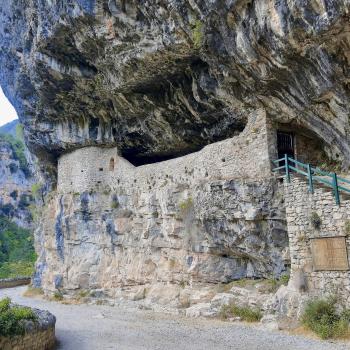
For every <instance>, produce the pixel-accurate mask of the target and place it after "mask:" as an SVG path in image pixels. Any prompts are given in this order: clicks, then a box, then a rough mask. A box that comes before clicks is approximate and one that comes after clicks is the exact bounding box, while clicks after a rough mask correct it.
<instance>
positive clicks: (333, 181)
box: [273, 154, 350, 205]
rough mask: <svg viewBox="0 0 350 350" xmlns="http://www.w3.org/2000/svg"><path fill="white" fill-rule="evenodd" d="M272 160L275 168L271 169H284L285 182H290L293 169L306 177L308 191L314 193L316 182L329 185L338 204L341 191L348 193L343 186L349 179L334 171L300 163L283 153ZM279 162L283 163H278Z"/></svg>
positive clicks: (349, 190)
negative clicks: (282, 155) (278, 157)
mask: <svg viewBox="0 0 350 350" xmlns="http://www.w3.org/2000/svg"><path fill="white" fill-rule="evenodd" d="M273 162H274V163H275V164H276V165H277V168H274V169H273V171H281V170H284V172H285V177H286V181H287V182H290V176H291V173H292V172H293V171H295V172H296V173H298V174H301V175H303V176H305V177H307V179H308V183H309V192H310V193H314V183H316V182H319V183H322V184H323V185H326V186H327V187H330V188H331V189H332V190H333V195H334V198H335V202H336V203H337V205H340V193H341V192H346V193H349V194H350V188H347V187H345V186H346V185H347V184H349V185H350V180H349V179H345V178H343V177H340V176H338V175H337V174H336V173H330V172H327V171H324V170H321V169H320V168H315V167H313V166H311V165H310V164H304V163H301V162H299V161H297V160H295V159H293V158H290V157H288V155H287V154H285V156H284V157H283V158H281V159H277V160H274V161H273ZM281 163H282V164H283V165H280V164H281ZM339 183H340V184H339Z"/></svg>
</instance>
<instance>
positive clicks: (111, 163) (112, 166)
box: [109, 158, 115, 171]
mask: <svg viewBox="0 0 350 350" xmlns="http://www.w3.org/2000/svg"><path fill="white" fill-rule="evenodd" d="M114 163H115V162H114V158H111V159H110V161H109V171H113V170H114Z"/></svg>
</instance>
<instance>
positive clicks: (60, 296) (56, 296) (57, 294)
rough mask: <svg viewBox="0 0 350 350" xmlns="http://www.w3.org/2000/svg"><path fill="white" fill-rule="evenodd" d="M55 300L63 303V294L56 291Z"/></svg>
mask: <svg viewBox="0 0 350 350" xmlns="http://www.w3.org/2000/svg"><path fill="white" fill-rule="evenodd" d="M53 299H54V300H56V301H62V300H63V294H62V293H61V292H60V291H59V290H56V291H55V293H53Z"/></svg>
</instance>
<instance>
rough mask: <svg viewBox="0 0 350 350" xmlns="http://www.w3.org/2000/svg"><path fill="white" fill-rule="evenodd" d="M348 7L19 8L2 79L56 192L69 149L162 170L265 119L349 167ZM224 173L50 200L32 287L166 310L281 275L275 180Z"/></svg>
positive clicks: (114, 1) (9, 28)
mask: <svg viewBox="0 0 350 350" xmlns="http://www.w3.org/2000/svg"><path fill="white" fill-rule="evenodd" d="M349 9H350V4H349V1H348V0H334V1H323V0H313V1H303V0H293V1H277V0H266V1H247V0H237V1H234V0H232V1H226V2H223V1H219V0H213V1H200V0H174V1H170V0H165V1H139V0H133V1H128V2H126V1H124V0H121V1H119V0H109V1H107V0H96V1H95V0H78V1H65V2H62V1H55V0H53V1H46V2H37V1H33V0H21V1H19V0H11V1H7V2H6V3H5V4H3V6H2V7H1V9H0V19H1V21H0V23H1V24H0V39H1V42H2V43H3V44H2V45H3V47H2V48H3V49H2V50H0V64H1V67H2V69H1V71H0V81H1V83H2V84H3V85H4V91H5V93H6V94H7V96H8V97H9V98H10V100H11V101H12V102H13V103H14V105H15V106H16V108H17V110H18V112H19V114H20V118H21V120H22V122H23V123H24V125H25V134H26V138H27V141H28V146H29V148H30V149H31V151H32V152H33V153H34V154H35V155H36V156H37V157H38V159H39V166H41V170H42V171H43V173H44V174H45V175H46V176H47V181H48V183H50V184H51V185H53V186H52V188H54V184H55V182H56V180H57V177H56V173H57V161H59V162H61V160H62V159H64V158H65V157H66V155H67V154H68V153H69V152H72V151H73V150H76V149H78V150H79V149H80V148H83V147H87V146H96V145H99V146H103V147H106V146H108V147H112V146H113V147H116V148H117V149H118V152H119V153H120V154H119V155H121V156H123V157H124V158H126V159H128V160H130V161H131V162H132V163H133V164H136V165H139V164H141V163H147V162H148V163H151V162H154V161H159V160H164V159H167V158H171V157H174V156H179V155H183V154H187V153H190V152H192V151H194V150H199V149H201V148H203V147H204V146H205V145H207V144H209V143H213V142H216V141H220V140H224V139H228V138H231V137H233V139H234V137H239V136H242V135H245V131H246V129H247V128H248V126H249V123H250V119H251V116H252V115H256V114H258V111H259V113H260V112H261V111H262V112H263V113H262V114H264V115H265V116H266V118H267V119H268V121H269V123H270V124H288V125H289V126H290V127H292V128H294V129H297V130H308V132H309V134H310V135H312V136H315V135H317V136H318V138H319V139H320V140H321V142H322V147H323V148H324V150H325V151H326V152H327V153H328V155H329V156H330V157H331V158H333V159H335V160H339V161H341V162H342V165H343V167H344V168H345V167H347V166H349V164H350V152H349V150H350V149H349V118H348V117H349V112H350V111H349V106H350V104H349V97H350V96H349V82H350V80H349V79H350V77H349V57H350V49H349V47H350V42H349V35H348V32H349ZM259 133H261V129H260V128H256V129H255V130H253V128H252V129H250V134H249V137H250V138H249V140H246V141H247V143H246V145H244V143H240V146H241V147H240V148H241V150H243V151H244V150H245V151H246V152H245V153H246V154H249V155H250V154H252V155H254V153H259V152H260V150H261V148H262V147H263V145H265V143H256V144H254V143H253V145H254V148H251V146H248V145H249V143H250V141H251V140H253V139H254V137H253V136H252V135H253V134H259ZM237 135H239V136H237ZM265 136H266V137H265V138H266V139H267V138H268V135H267V134H266V135H265ZM233 143H234V142H233ZM229 150H230V149H226V148H225V149H224V151H225V152H228V151H229ZM203 151H205V149H204V150H203ZM234 151H235V152H234ZM236 151H237V150H236V149H234V150H232V157H231V161H232V164H233V165H234V161H235V158H234V155H235V154H237V153H239V152H238V151H237V152H236ZM243 153H244V152H243ZM268 153H269V152H268ZM239 154H241V153H239ZM269 155H270V156H271V154H269ZM215 157H217V158H218V159H220V158H221V157H222V154H221V153H217V154H212V157H211V158H215ZM259 160H260V161H262V160H263V161H265V164H267V165H269V161H270V160H271V158H269V156H267V157H266V159H265V158H264V159H263V158H261V157H260V159H259ZM91 161H92V162H94V161H96V160H95V159H92V160H91ZM225 161H226V157H224V158H223V162H225ZM81 162H82V161H80V163H81ZM80 163H79V162H78V165H79V164H80ZM180 163H181V161H180ZM194 163H195V164H196V166H197V165H198V162H196V161H194ZM251 163H252V164H255V163H254V162H251ZM88 164H89V166H90V162H89V160H88ZM174 164H175V165H176V163H174ZM213 164H214V165H215V164H216V163H215V162H214V161H213ZM242 164H244V165H246V163H244V162H242ZM92 165H94V163H93V164H92ZM209 166H210V164H209ZM259 166H260V164H259ZM72 169H73V170H74V171H75V170H76V167H75V166H74V167H72ZM216 169H217V168H214V170H216ZM82 170H83V169H82ZM173 170H176V169H175V168H173ZM243 170H246V169H243ZM102 171H103V168H102ZM154 171H156V169H155V170H154ZM237 173H238V172H237ZM161 174H162V175H163V173H161ZM222 174H223V173H220V176H219V177H217V178H215V176H214V177H212V178H208V179H204V180H203V179H202V177H201V176H202V174H200V176H199V177H195V178H194V177H191V176H192V175H193V174H184V175H183V178H182V177H181V176H179V177H178V178H177V179H176V181H172V180H171V179H170V181H169V182H167V183H164V185H163V183H160V182H159V181H158V180H157V181H154V183H153V182H151V183H150V184H149V185H150V186H149V188H145V187H139V185H138V184H136V182H135V183H127V181H124V182H123V181H121V183H120V184H119V182H117V184H115V186H114V187H111V188H107V189H105V188H103V186H102V188H99V187H98V188H96V189H95V190H84V189H83V190H80V189H79V190H74V188H71V189H70V190H69V191H68V190H67V188H66V191H65V190H63V191H61V190H59V191H58V192H56V193H53V194H52V196H51V198H50V199H48V200H47V205H46V207H45V209H43V216H42V217H43V220H42V222H41V223H40V225H39V228H38V230H37V234H36V241H37V250H38V252H39V260H38V264H37V273H36V276H35V279H34V281H35V284H38V285H40V284H41V285H43V286H44V288H45V289H46V290H47V291H52V292H53V291H54V290H56V289H61V290H65V291H74V290H77V289H93V290H98V291H102V293H107V294H109V295H112V296H115V297H117V296H118V295H120V294H123V293H124V292H125V293H126V294H128V293H129V294H130V295H132V296H133V298H135V299H138V298H143V297H144V295H147V293H150V295H158V296H157V298H158V299H157V300H162V301H163V302H164V303H166V302H169V300H170V299H171V298H173V300H175V301H176V302H177V300H180V299H181V298H180V297H179V295H180V294H176V293H177V292H176V290H177V289H176V288H174V289H172V290H171V292H169V291H168V292H167V293H165V296H164V298H163V294H162V293H163V291H162V289H161V288H158V289H157V287H156V286H158V283H159V284H163V285H167V284H172V285H174V286H176V285H181V284H183V283H185V284H186V283H189V284H191V283H218V282H227V281H230V280H232V279H238V278H242V277H266V276H269V275H271V274H276V275H278V274H279V273H281V271H282V270H283V269H284V264H283V257H282V252H283V250H284V248H285V247H286V245H287V240H286V237H285V225H284V223H283V219H284V216H283V205H282V204H283V203H282V198H281V197H282V196H280V195H279V194H278V184H277V183H276V182H275V180H273V179H269V176H270V175H269V176H265V178H264V179H260V178H259V179H258V180H256V179H254V177H251V178H248V179H247V178H246V177H245V176H241V179H236V178H234V177H233V176H228V177H225V176H221V175H222ZM264 174H265V173H264ZM74 175H76V174H75V173H74ZM265 175H266V174H265ZM75 177H77V176H75ZM68 178H69V177H68ZM124 180H125V179H124ZM133 180H134V179H133ZM136 181H137V179H136ZM71 185H72V186H73V181H71ZM69 186H70V185H68V187H69ZM190 199H191V200H190ZM186 200H187V202H186ZM184 201H185V202H184ZM113 203H114V204H113ZM181 203H182V204H181ZM184 208H185V209H186V213H185V214H184V213H183V211H184V210H183V209H184ZM276 223H277V224H276ZM274 225H277V227H276V226H274ZM276 233H277V234H276ZM150 291H151V292H150ZM125 293H124V294H125ZM157 293H158V294H157ZM183 302H184V303H185V304H186V300H185V301H183ZM204 303H207V301H204Z"/></svg>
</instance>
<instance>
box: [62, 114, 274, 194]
mask: <svg viewBox="0 0 350 350" xmlns="http://www.w3.org/2000/svg"><path fill="white" fill-rule="evenodd" d="M267 136H268V127H267V123H266V119H265V114H264V112H263V111H258V112H257V113H256V114H253V115H251V117H250V118H249V121H248V124H247V126H246V128H245V130H244V131H243V132H242V133H241V134H240V135H239V136H236V137H233V138H231V139H227V140H225V141H222V142H217V143H214V144H211V145H208V146H206V147H204V149H202V150H201V151H199V152H195V153H192V154H189V155H187V156H184V157H179V158H175V159H171V160H168V161H163V162H160V163H155V164H149V165H144V166H139V167H134V166H133V165H132V164H131V163H129V162H128V161H127V160H125V159H123V158H122V157H119V156H118V150H117V148H102V147H85V148H81V149H78V150H75V151H73V152H71V153H68V154H65V155H63V156H61V157H60V159H59V161H58V191H59V192H61V193H68V192H72V193H74V192H82V191H87V190H90V189H96V188H101V187H103V188H116V187H117V186H118V185H120V184H125V185H127V184H130V185H132V186H134V187H135V186H138V187H140V190H141V191H142V190H144V191H147V190H148V188H149V185H150V184H151V185H152V186H151V187H154V186H162V185H164V182H166V181H168V180H169V178H171V181H173V182H176V183H186V184H189V183H193V182H194V181H195V182H200V181H208V180H214V179H216V180H219V179H247V178H250V179H262V178H267V177H270V176H271V172H270V171H271V165H270V157H269V148H268V143H267ZM111 158H113V159H114V161H115V167H114V170H113V171H110V170H109V162H110V160H111Z"/></svg>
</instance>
